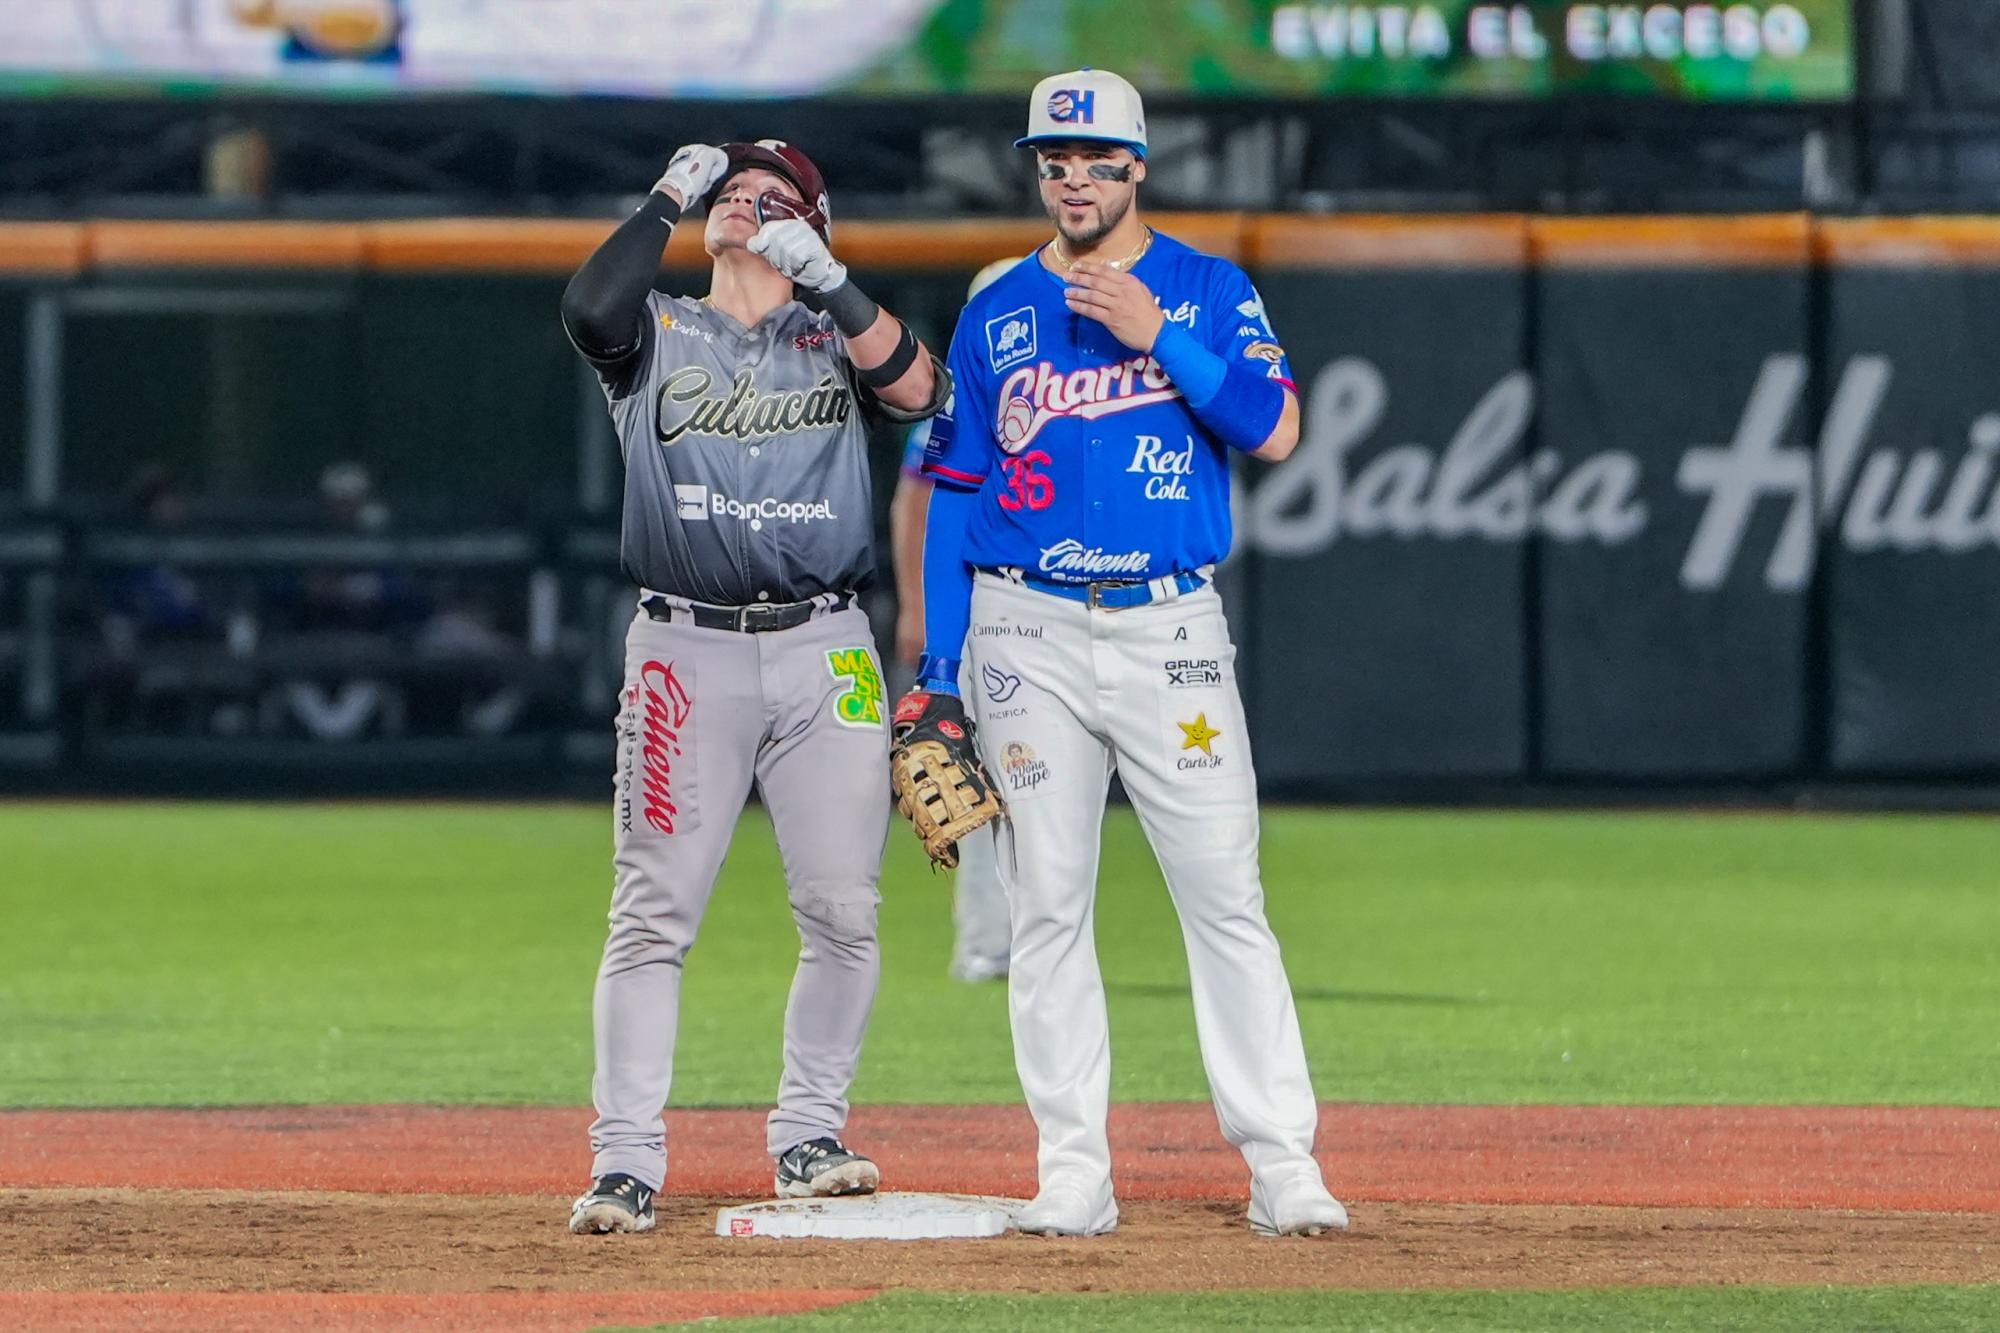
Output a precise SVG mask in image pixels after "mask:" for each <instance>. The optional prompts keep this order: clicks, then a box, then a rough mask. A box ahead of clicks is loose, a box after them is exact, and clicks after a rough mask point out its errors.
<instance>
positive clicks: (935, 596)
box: [897, 70, 1347, 1235]
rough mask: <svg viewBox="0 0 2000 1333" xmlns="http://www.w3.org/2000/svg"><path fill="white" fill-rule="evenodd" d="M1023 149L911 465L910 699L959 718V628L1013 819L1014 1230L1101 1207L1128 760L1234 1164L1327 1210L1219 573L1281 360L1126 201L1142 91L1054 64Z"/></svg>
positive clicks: (1007, 879) (1256, 1191)
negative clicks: (913, 591)
mask: <svg viewBox="0 0 2000 1333" xmlns="http://www.w3.org/2000/svg"><path fill="white" fill-rule="evenodd" d="M1019 142H1020V143H1021V144H1022V145H1026V146H1029V147H1032V148H1033V149H1034V154H1035V161H1036V167H1037V172H1038V175H1039V177H1040V183H1041V194H1042V202H1043V205H1044V207H1045V208H1046V209H1047V211H1048V213H1049V215H1050V217H1051V218H1052V219H1053V220H1054V222H1055V226H1056V234H1055V236H1054V238H1053V239H1051V240H1050V242H1049V243H1048V244H1047V245H1045V246H1043V247H1042V248H1041V250H1040V251H1038V252H1037V253H1036V254H1035V256H1033V258H1031V259H1030V260H1029V261H1027V262H1024V263H1022V264H1020V265H1018V266H1017V267H1015V268H1014V269H1013V270H1011V271H1010V272H1009V273H1008V274H1007V275H1006V276H1005V277H1003V278H1001V279H1000V280H999V281H998V282H996V283H994V284H993V285H992V286H991V287H989V288H987V289H986V290H985V291H984V292H982V293H981V294H980V295H979V296H978V297H977V298H976V299H974V300H972V301H971V302H970V303H968V304H967V306H966V308H965V311H964V313H963V315H961V316H960V318H959V321H958V329H957V333H956V334H955V336H954V337H953V339H952V345H951V356H950V367H951V371H952V375H953V382H954V385H955V389H956V394H955V398H954V399H953V401H952V402H950V403H949V404H948V405H947V406H946V409H945V411H944V412H943V413H941V414H940V415H939V416H938V417H937V418H936V419H935V421H934V422H933V425H932V429H931V436H930V442H929V445H928V447H927V449H926V451H925V457H924V468H923V471H924V475H925V476H927V477H929V478H931V480H932V482H933V483H934V489H933V492H932V497H931V506H930V522H929V527H928V536H927V540H926V544H925V550H924V598H925V611H926V616H925V622H926V623H925V654H924V657H923V659H922V662H921V664H920V666H919V669H918V684H917V691H916V692H915V693H914V694H912V696H911V697H910V698H908V699H905V700H904V701H903V706H902V707H900V708H899V709H898V710H897V717H898V720H899V721H901V720H902V719H903V718H905V717H910V718H917V717H921V716H923V715H925V714H926V713H928V712H940V713H950V714H952V715H954V716H955V715H956V710H957V709H958V708H959V707H960V704H959V702H958V701H957V700H951V699H946V698H944V696H947V695H951V694H955V693H956V692H957V691H958V689H959V685H958V681H959V663H958V662H957V661H956V660H955V659H957V658H958V656H959V654H960V651H961V645H962V644H964V645H967V647H968V649H969V651H970V653H971V655H972V659H973V661H972V669H971V670H970V671H969V672H968V677H969V681H970V686H971V688H970V694H971V696H972V697H971V698H968V699H966V700H965V701H964V705H963V706H964V710H965V713H966V714H967V715H969V716H971V717H972V718H973V719H974V722H975V731H976V734H977V740H978V749H979V753H980V755H981V757H982V759H983V761H984V763H985V765H986V769H987V771H988V773H989V774H991V777H992V780H993V782H994V784H995V786H996V787H997V788H998V790H999V791H1000V793H1001V794H1002V795H1003V796H1004V798H1005V799H1006V802H1007V806H1008V812H1009V815H1010V820H1009V821H1008V822H1007V823H1006V824H1003V825H1002V833H1001V841H1000V855H999V861H1000V874H1001V879H1002V882H1003V883H1004V885H1005V887H1006V891H1007V896H1008V903H1009V908H1010V912H1011V917H1012V922H1011V924H1012V937H1013V938H1012V962H1011V971H1010V973H1009V987H1008V988H1009V1008H1010V1012H1011V1016H1012V1022H1013V1031H1014V1059H1015V1064H1016V1067H1017V1068H1018V1070H1019V1072H1020V1077H1021V1087H1022V1090H1023V1092H1024V1093H1025V1094H1026V1096H1027V1101H1028V1107H1029V1109H1030V1110H1031V1111H1032V1112H1033V1113H1034V1117H1035V1125H1036V1128H1037V1130H1038V1132H1039V1137H1040V1156H1039V1168H1040V1190H1039V1192H1038V1193H1037V1195H1036V1197H1035V1199H1034V1201H1033V1202H1032V1203H1031V1204H1030V1205H1029V1206H1028V1207H1027V1208H1026V1209H1024V1210H1023V1211H1022V1213H1021V1214H1020V1216H1019V1219H1018V1224H1019V1226H1020V1228H1021V1229H1022V1230H1023V1231H1030V1232H1040V1233H1044V1234H1056V1235H1094V1234H1097V1233H1099V1232H1104V1231H1109V1230H1111V1229H1112V1228H1113V1227H1114V1226H1116V1225H1117V1219H1118V1208H1117V1204H1116V1202H1115V1201H1114V1198H1113V1194H1112V1183H1111V1153H1110V1147H1109V1144H1108V1142H1107V1139H1106V1134H1105V1113H1106V1104H1107V1101H1108V1100H1109V1096H1110V1084H1111V1049H1110V1037H1109V1028H1108V1024H1107V1022H1106V1018H1105V1006H1104V986H1103V982H1102V979H1101V978H1100V976H1099V973H1098V966H1097V954H1096V949H1095V947H1094V944H1093V941H1092V930H1093V925H1092V902H1093V898H1094V896H1095V892H1096V881H1097V859H1098V833H1099V825H1100V823H1101V822H1102V818H1103V812H1104V803H1105V793H1106V788H1107V785H1108V783H1109V780H1110V777H1111V775H1112V773H1113V772H1114V771H1116V772H1117V774H1118V775H1119V776H1120V778H1121V779H1122V780H1123V782H1124V786H1125V790H1126V792H1127V794H1128V795H1129V796H1130V797H1131V800H1132V804H1133V806H1134V808H1135V809H1136V810H1137V812H1138V814H1139V819H1140V822H1141V823H1142V825H1143V826H1144V828H1145V831H1146V836H1147V838H1148V839H1149V840H1150V841H1151V843H1152V846H1153V850H1154V853H1155V854H1156V855H1157V856H1158V858H1159V861H1160V866H1161V869H1162V870H1163V871H1164V872H1165V874H1166V879H1167V887H1168V890H1169V892H1170V893H1171V895H1172V897H1173V901H1174V906H1175V908H1176V910H1177V911H1178V912H1179V914H1180V919H1181V928H1182V933H1183V935H1184V937H1185V940H1186V944H1187V952H1188V970H1189V972H1190V974H1191V977H1192V980H1193V990H1194V1010H1195V1026H1196V1030H1197V1033H1198V1034H1199V1036H1200V1039H1201V1051H1202V1061H1203V1065H1204V1067H1205V1068H1206V1070H1207V1073H1208V1081H1209V1085H1210V1087H1211V1089H1212V1090H1213V1093H1214V1098H1215V1110H1216V1116H1217V1118H1218V1120H1219V1121H1220V1122H1221V1126H1222V1132H1223V1134H1224V1136H1225V1137H1226V1138H1227V1139H1228V1140H1229V1141H1230V1142H1231V1143H1233V1144H1234V1145H1236V1147H1237V1148H1238V1149H1239V1150H1241V1152H1242V1153H1243V1157H1244V1160H1245V1161H1246V1162H1247V1163H1248V1164H1249V1167H1250V1180H1251V1183H1250V1224H1251V1226H1252V1228H1253V1229H1254V1230H1255V1231H1257V1232H1258V1233H1260V1234H1265V1235H1308V1234H1316V1233H1318V1232H1321V1231H1324V1230H1327V1229H1329V1228H1342V1227H1345V1226H1346V1225H1347V1212H1346V1210H1345V1209H1344V1208H1343V1207H1342V1206H1341V1204H1340V1202H1339V1201H1338V1200H1337V1199H1335V1198H1334V1197H1333V1196H1332V1195H1331V1194H1329V1193H1328V1192H1327V1189H1326V1186H1325V1184H1324V1182H1323V1180H1322V1178H1321V1175H1320V1168H1319V1164H1318V1163H1317V1162H1316V1161H1315V1160H1314V1158H1313V1153H1312V1149H1313V1133H1314V1129H1315V1126H1316V1122H1317V1114H1316V1106H1315V1103H1314V1099H1313V1091H1312V1085H1311V1082H1310V1080H1309V1078H1308V1076H1307V1073H1306V1060H1305V1049H1304V1044H1303V1043H1302V1041H1301V1040H1300V1037H1299V1025H1298V1016H1297V1013H1296V1010H1295V1009H1294V1006H1293V1002H1292V995H1291V989H1290V985H1289V983H1288V982H1287V981H1286V978H1285V968H1284V963H1283V961H1282V960H1281V958H1280V957H1279V952H1278V943H1277V940H1276V939H1275V938H1274V937H1273V936H1272V934H1271V929H1270V927H1269V925H1268V924H1267V923H1266V921H1265V918H1264V893H1263V887H1262V884H1261V882H1260V879H1259V874H1258V867H1257V836H1258V824H1257V787H1256V779H1255V776H1254V774H1253V772H1252V769H1251V764H1250V750H1249V745H1248V737H1247V735H1246V732H1245V728H1244V720H1243V706H1242V703H1241V701H1240V699H1239V697H1238V694H1237V690H1236V679H1235V656H1236V652H1235V648H1234V647H1233V646H1232V644H1231V643H1230V639H1229V630H1228V626H1227V625H1226V624H1225V622H1224V620H1223V615H1222V605H1221V601H1220V599H1219V598H1218V596H1217V594H1216V592H1215V589H1214V588H1213V587H1212V586H1211V584H1210V575H1211V572H1212V569H1213V566H1214V564H1215V562H1216V561H1218V560H1220V559H1221V558H1222V557H1223V556H1224V555H1225V554H1226V553H1227V552H1228V549H1229V542H1230V526H1229V460H1230V454H1231V451H1238V452H1242V453H1246V454H1249V455H1251V456H1253V457H1257V458H1262V459H1267V460H1270V461H1277V460H1279V459H1282V458H1284V457H1285V456H1286V455H1287V454H1289V453H1290V452H1291V450H1292V447H1293V445H1294V444H1295V443H1296V442H1297V439H1298V433H1299V407H1298V400H1297V397H1296V394H1295V392H1294V389H1293V385H1292V381H1291V378H1290V372H1289V367H1288V366H1287V363H1286V361H1285V355H1284V352H1283V351H1282V350H1281V348H1280V347H1279V344H1278V341H1277V338H1276V336H1275V335H1274V334H1273V333H1272V331H1271V327H1270V324H1269V322H1268V321H1267V320H1266V318H1265V315H1264V307H1263V302H1262V301H1261V300H1260V299H1259V297H1258V295H1257V292H1256V289H1255V288H1254V287H1252V286H1251V283H1250V280H1249V279H1248V278H1247V277H1246V276H1245V275H1244V274H1243V272H1242V270H1240V269H1238V268H1237V267H1236V266H1235V265H1234V264H1231V263H1229V262H1227V261H1226V260H1223V259H1219V258H1216V257H1214V256H1211V255H1205V254H1202V253H1200V252H1199V251H1196V250H1193V249H1190V248H1189V247H1188V246H1186V245H1183V244H1181V243H1180V242H1179V241H1176V240H1174V239H1173V238H1172V237H1170V236H1166V235H1164V234H1162V233H1160V232H1157V231H1154V230H1153V229H1151V228H1149V227H1147V226H1146V225H1145V224H1144V223H1143V222H1142V221H1141V220H1140V217H1139V212H1138V209H1137V207H1136V206H1135V198H1136V194H1137V188H1138V185H1139V183H1140V182H1141V181H1143V180H1144V179H1145V177H1146V127H1145V120H1144V116H1143V113H1142V110H1141V107H1140V101H1139V95H1138V92H1137V91H1136V90H1135V89H1134V88H1133V87H1132V85H1131V84H1129V83H1127V82H1126V81H1125V80H1124V79H1122V78H1119V77H1118V76H1117V75H1115V74H1111V73H1108V72H1106V71H1102V70H1078V71H1075V72H1073V73H1069V74H1060V75H1057V76H1055V77H1053V78H1050V79H1045V80H1043V81H1042V82H1041V84H1039V85H1038V86H1037V87H1036V89H1035V92H1034V95H1033V98H1032V99H1031V101H1030V104H1029V131H1028V134H1027V135H1026V137H1024V138H1023V139H1021V140H1020V141H1019ZM968 628H969V630H970V637H969V639H968V633H967V632H968Z"/></svg>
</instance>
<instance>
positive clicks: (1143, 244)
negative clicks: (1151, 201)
mask: <svg viewBox="0 0 2000 1333" xmlns="http://www.w3.org/2000/svg"><path fill="white" fill-rule="evenodd" d="M1049 248H1050V249H1051V251H1052V252H1053V253H1054V254H1055V257H1056V262H1057V263H1058V264H1061V265H1062V266H1063V272H1065V273H1067V272H1069V271H1070V270H1071V269H1073V268H1075V267H1076V264H1077V261H1076V260H1074V259H1071V258H1070V257H1069V256H1068V255H1066V254H1064V253H1063V243H1062V236H1061V234H1060V233H1058V234H1057V236H1056V238H1055V240H1054V241H1053V242H1051V244H1050V247H1049ZM1152 248H1153V229H1152V228H1151V227H1148V228H1146V235H1145V239H1143V240H1141V241H1140V242H1139V248H1138V249H1136V250H1134V251H1133V252H1132V253H1131V254H1129V255H1126V256H1125V257H1124V258H1123V259H1114V260H1112V261H1111V267H1112V268H1119V269H1124V268H1130V267H1132V265H1134V264H1136V263H1138V262H1139V256H1141V255H1143V254H1145V253H1146V251H1148V250H1150V249H1152Z"/></svg>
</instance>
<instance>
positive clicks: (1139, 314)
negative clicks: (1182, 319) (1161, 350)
mask: <svg viewBox="0 0 2000 1333" xmlns="http://www.w3.org/2000/svg"><path fill="white" fill-rule="evenodd" d="M1064 282H1065V284H1066V285H1065V288H1064V291H1063V303H1064V304H1065V305H1067V306H1068V307H1069V309H1070V311H1071V313H1073V314H1075V315H1076V316H1078V317H1079V318H1080V319H1082V320H1087V321H1089V322H1090V323H1094V324H1097V325H1100V326H1102V327H1103V328H1104V329H1105V330H1107V331H1108V332H1109V333H1110V334H1111V336H1112V337H1114V338H1116V339H1117V340H1118V341H1119V342H1120V343H1121V344H1123V345H1124V346H1126V347H1129V348H1131V349H1132V350H1133V351H1135V352H1149V351H1151V350H1152V348H1153V340H1154V339H1156V338H1158V337H1159V336H1160V329H1161V327H1162V326H1163V325H1164V324H1165V323H1166V315H1165V313H1164V312H1163V311H1162V310H1161V309H1160V305H1159V302H1158V301H1156V300H1154V299H1153V293H1152V290H1151V289H1150V288H1148V287H1147V286H1146V284H1145V283H1144V282H1143V281H1142V280H1141V279H1140V278H1139V277H1138V276H1137V275H1136V274H1132V273H1127V272H1125V271H1124V270H1122V269H1116V268H1113V267H1111V266H1110V265H1109V264H1101V263H1098V262H1097V261H1095V260H1090V259H1079V260H1078V261H1077V262H1076V266H1075V267H1074V268H1072V269H1070V270H1069V272H1068V273H1066V274H1065V275H1064Z"/></svg>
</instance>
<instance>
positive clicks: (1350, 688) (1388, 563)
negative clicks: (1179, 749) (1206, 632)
mask: <svg viewBox="0 0 2000 1333" xmlns="http://www.w3.org/2000/svg"><path fill="white" fill-rule="evenodd" d="M1450 225H1451V224H1442V226H1443V227H1449V226H1450ZM1419 230H1420V229H1412V232H1411V233H1406V234H1405V235H1404V237H1402V238H1400V239H1397V240H1394V241H1381V243H1380V244H1375V243H1371V242H1370V241H1369V239H1368V237H1367V235H1366V233H1365V232H1360V233H1358V234H1357V235H1355V236H1353V237H1346V238H1336V239H1335V242H1334V244H1335V248H1336V249H1337V250H1339V251H1344V252H1345V253H1344V254H1342V253H1336V254H1333V255H1331V256H1328V257H1327V266H1320V267H1315V268H1311V269H1306V268H1297V269H1285V268H1260V269H1259V270H1258V272H1257V274H1256V277H1257V281H1258V284H1259V289H1260V290H1261V292H1262V293H1263V298H1264V303H1265V307H1266V309H1267V310H1268V311H1269V314H1270V317H1271V323H1272V327H1273V329H1274V330H1275V331H1276V332H1277V335H1278V337H1279V339H1280V341H1282V342H1283V344H1284V346H1285V350H1286V352H1287V353H1288V354H1289V355H1290V359H1291V364H1292V370H1293V373H1294V374H1296V375H1297V377H1298V387H1299V398H1300V404H1301V407H1302V409H1303V423H1302V430H1301V438H1300V443H1299V447H1298V450H1297V451H1296V452H1295V453H1294V454H1293V456H1292V457H1291V458H1290V459H1288V460H1286V461H1285V462H1284V463H1282V464H1280V465H1279V466H1278V467H1276V468H1274V469H1270V470H1268V471H1266V469H1265V468H1264V465H1262V464H1259V463H1256V462H1254V461H1253V462H1252V463H1251V464H1250V465H1249V473H1248V475H1249V476H1250V478H1252V479H1253V481H1254V489H1253V490H1252V491H1251V492H1250V497H1249V500H1248V502H1247V504H1245V505H1244V506H1243V525H1242V530H1241V532H1240V533H1239V536H1238V541H1237V547H1238V550H1239V551H1248V552H1250V553H1251V560H1250V562H1249V569H1248V570H1247V573H1246V575H1245V582H1246V584H1247V585H1248V586H1247V587H1246V589H1245V593H1246V594H1247V600H1246V603H1245V604H1244V605H1243V606H1240V607H1239V608H1238V612H1237V616H1236V619H1237V622H1238V623H1239V624H1240V625H1242V626H1244V627H1245V628H1246V629H1247V631H1248V639H1247V642H1246V648H1245V656H1246V659H1247V662H1248V673H1249V678H1248V693H1249V696H1250V700H1251V703H1252V707H1253V710H1254V711H1253V714H1252V716H1253V718H1254V719H1255V720H1256V723H1257V724H1258V725H1257V735H1256V737H1255V741H1256V746H1257V767H1258V771H1259V772H1260V773H1261V774H1263V775H1264V776H1266V777H1267V778H1269V779H1272V780H1289V779H1297V780H1301V781H1306V780H1327V781H1345V780H1350V779H1354V778H1362V777H1401V778H1429V777H1440V776H1446V775H1458V776H1463V775H1475V776H1507V775H1513V774H1518V773H1519V772H1520V771H1521V766H1522V763H1523V760H1524V756H1525V752H1526V746H1525V736H1524V731H1523V725H1524V722H1523V710H1522V705H1523V701H1524V680H1523V675H1522V654H1523V647H1524V645H1523V636H1524V624H1525V622H1524V618H1523V617H1524V604H1523V601H1522V597H1523V591H1522V589H1523V584H1522V580H1523V573H1524V569H1523V553H1522V539H1523V537H1524V536H1525V534H1526V531H1527V526H1528V513H1527V509H1526V507H1525V506H1524V505H1522V504H1521V503H1519V496H1518V489H1519V485H1520V483H1521V480H1522V476H1523V473H1522V465H1523V459H1524V450H1525V447H1526V433H1527V429H1528V425H1529V419H1530V416H1531V414H1532V412H1533V408H1534V387H1533V383H1532V381H1531V380H1530V378H1529V376H1528V375H1527V373H1526V372H1525V370H1523V368H1522V367H1523V352H1524V349H1523V346H1522V342H1523V329H1524V327H1525V326H1524V322H1523V321H1524V313H1525V301H1526V292H1527V282H1528V279H1527V272H1526V268H1525V265H1524V261H1525V244H1524V242H1525V233H1524V231H1523V230H1522V229H1521V228H1520V226H1519V224H1518V223H1516V224H1513V225H1511V226H1510V225H1508V224H1504V223H1502V224H1499V225H1498V226H1494V225H1492V224H1488V225H1486V226H1485V227H1484V228H1483V229H1480V228H1476V227H1475V224H1462V225H1461V226H1460V227H1459V228H1458V231H1459V232H1461V233H1463V234H1460V235H1457V236H1455V237H1454V236H1450V235H1449V234H1441V232H1442V227H1434V228H1432V229H1431V230H1429V231H1424V232H1422V233H1421V234H1416V233H1417V232H1418V231H1419ZM1479 232H1483V234H1476V233H1479ZM1377 239H1378V240H1380V238H1377ZM1385 245H1386V246H1387V247H1389V248H1386V249H1385V248H1383V246H1385ZM1440 248H1442V249H1444V250H1447V251H1451V252H1455V253H1460V254H1463V253H1466V252H1467V250H1469V249H1470V250H1476V251H1478V252H1480V253H1481V255H1482V257H1483V259H1484V260H1485V262H1482V263H1478V264H1475V265H1470V266H1468V265H1466V264H1464V263H1463V262H1461V263H1459V264H1457V265H1439V264H1437V263H1435V262H1433V261H1434V260H1435V259H1436V257H1437V254H1438V252H1439V249H1440Z"/></svg>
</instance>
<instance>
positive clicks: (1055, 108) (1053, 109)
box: [1049, 88, 1097, 125]
mask: <svg viewBox="0 0 2000 1333" xmlns="http://www.w3.org/2000/svg"><path fill="white" fill-rule="evenodd" d="M1096 118H1097V92H1096V90H1095V89H1090V88H1058V89H1056V90H1055V92H1054V93H1052V94H1050V96H1049V119H1050V120H1053V121H1054V122H1055V123H1056V124H1058V125H1089V124H1092V123H1094V122H1095V121H1096Z"/></svg>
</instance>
